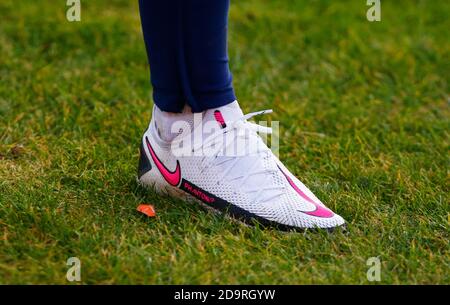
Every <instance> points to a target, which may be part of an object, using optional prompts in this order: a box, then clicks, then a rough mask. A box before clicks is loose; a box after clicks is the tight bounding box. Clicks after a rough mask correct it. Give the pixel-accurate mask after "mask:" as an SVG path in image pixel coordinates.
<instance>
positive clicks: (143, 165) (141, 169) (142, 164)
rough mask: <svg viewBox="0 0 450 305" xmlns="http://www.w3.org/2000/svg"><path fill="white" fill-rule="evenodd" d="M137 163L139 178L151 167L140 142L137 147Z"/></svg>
mask: <svg viewBox="0 0 450 305" xmlns="http://www.w3.org/2000/svg"><path fill="white" fill-rule="evenodd" d="M139 151H140V156H139V165H138V179H140V178H141V177H142V176H143V175H144V174H145V173H146V172H148V171H149V170H151V169H152V165H151V164H150V161H149V160H148V158H147V154H146V153H145V150H144V145H143V144H142V143H141V147H140V149H139Z"/></svg>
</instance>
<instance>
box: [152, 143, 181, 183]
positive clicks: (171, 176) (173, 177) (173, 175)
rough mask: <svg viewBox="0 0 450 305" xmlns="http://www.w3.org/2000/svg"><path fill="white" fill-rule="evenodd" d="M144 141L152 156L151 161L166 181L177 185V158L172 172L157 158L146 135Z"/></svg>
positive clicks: (179, 178) (178, 176) (178, 172)
mask: <svg viewBox="0 0 450 305" xmlns="http://www.w3.org/2000/svg"><path fill="white" fill-rule="evenodd" d="M145 141H146V143H147V147H148V150H149V152H150V155H151V156H152V159H153V162H154V163H155V165H156V167H157V168H158V169H159V171H160V172H161V175H162V176H163V177H164V179H165V180H166V181H167V183H169V184H170V185H172V186H177V185H178V184H179V183H180V180H181V169H180V162H179V161H178V160H177V167H176V168H175V170H174V171H173V172H171V171H169V170H168V169H167V167H166V166H165V165H164V164H163V163H162V162H161V161H160V160H159V158H158V156H157V155H156V154H155V151H154V150H153V148H152V146H151V145H150V142H149V141H148V138H147V137H145Z"/></svg>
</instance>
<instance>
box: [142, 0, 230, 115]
mask: <svg viewBox="0 0 450 305" xmlns="http://www.w3.org/2000/svg"><path fill="white" fill-rule="evenodd" d="M139 7H140V14H141V22H142V30H143V33H144V40H145V45H146V49H147V55H148V61H149V64H150V70H151V82H152V86H153V99H154V102H155V103H156V105H157V106H158V108H160V109H161V110H163V111H168V112H181V111H182V109H183V107H184V105H185V104H186V103H187V104H188V105H189V106H190V107H191V108H192V111H194V112H201V111H204V110H207V109H210V108H217V107H220V106H223V105H226V104H229V103H231V102H233V101H234V100H236V96H235V94H234V90H233V86H232V76H231V72H230V69H229V66H228V54H227V26H228V10H229V0H139Z"/></svg>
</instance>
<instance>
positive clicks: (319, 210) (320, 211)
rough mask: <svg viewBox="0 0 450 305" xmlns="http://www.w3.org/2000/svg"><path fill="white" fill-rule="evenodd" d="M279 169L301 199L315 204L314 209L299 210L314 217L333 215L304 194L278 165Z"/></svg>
mask: <svg viewBox="0 0 450 305" xmlns="http://www.w3.org/2000/svg"><path fill="white" fill-rule="evenodd" d="M278 168H279V169H280V171H281V172H282V173H283V175H284V176H285V177H286V179H287V181H288V182H289V184H290V185H291V186H292V188H293V189H294V190H295V191H296V192H297V193H298V194H299V195H300V196H302V198H303V199H305V200H306V201H308V202H309V203H312V204H314V205H315V206H316V209H315V210H314V211H310V212H303V211H300V212H302V213H305V214H307V215H311V216H316V217H322V218H331V217H333V216H334V213H333V212H332V211H331V210H329V209H327V208H325V207H324V206H322V205H321V204H318V203H317V202H315V201H314V200H312V199H311V198H309V197H308V195H306V194H305V193H304V192H303V191H302V190H301V189H300V188H299V187H298V186H297V185H296V184H295V183H294V181H292V179H291V178H290V177H289V176H288V175H286V174H285V173H284V172H283V171H282V170H281V168H280V167H278Z"/></svg>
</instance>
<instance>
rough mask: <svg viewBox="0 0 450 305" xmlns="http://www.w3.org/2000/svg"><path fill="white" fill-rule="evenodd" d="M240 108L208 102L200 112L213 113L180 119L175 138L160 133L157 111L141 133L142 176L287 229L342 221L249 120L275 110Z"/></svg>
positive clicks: (174, 191) (157, 185) (157, 184)
mask: <svg viewBox="0 0 450 305" xmlns="http://www.w3.org/2000/svg"><path fill="white" fill-rule="evenodd" d="M239 112H240V114H238V115H237V116H236V113H235V112H234V113H233V115H231V114H229V113H227V107H220V108H218V109H211V110H208V111H206V112H205V113H204V114H203V116H204V117H203V118H206V117H208V118H209V120H206V119H203V120H200V121H199V122H197V123H194V124H192V123H191V124H186V123H185V124H184V125H183V124H181V125H180V126H184V128H183V127H181V128H180V135H179V136H177V137H176V138H175V139H174V140H173V141H171V142H166V141H164V140H162V139H161V137H160V136H159V135H158V131H157V127H156V126H155V122H154V120H153V119H152V120H151V121H150V124H149V127H148V129H147V131H146V132H145V133H144V135H143V137H142V144H141V148H140V154H141V155H140V159H139V168H138V179H139V182H140V183H141V184H143V185H145V186H152V187H154V189H155V190H157V191H164V192H166V193H168V194H170V195H172V196H176V197H179V198H182V199H184V200H186V199H195V201H198V202H200V203H202V204H203V205H206V206H207V207H210V208H213V209H215V210H218V211H220V212H224V213H227V214H228V215H230V216H232V217H233V218H237V219H239V220H241V221H243V222H245V223H249V224H254V223H255V222H257V223H259V224H260V225H262V226H271V227H276V228H278V229H282V230H295V229H317V228H322V229H327V230H330V229H333V228H336V227H342V226H344V224H345V221H344V219H343V218H342V217H341V216H339V215H337V214H335V213H334V212H332V211H331V210H330V209H328V208H327V207H326V206H325V205H324V204H323V203H322V202H321V201H320V200H319V199H318V198H317V197H316V196H315V195H314V194H313V193H312V192H311V191H310V190H309V189H308V188H307V187H306V186H305V185H304V184H303V183H302V182H300V180H298V179H297V178H296V177H295V176H294V175H292V174H291V173H290V172H289V170H288V169H287V168H286V167H285V166H284V165H283V164H282V163H281V162H280V160H278V158H277V157H276V156H275V155H274V154H273V153H272V151H271V150H270V149H269V148H268V147H267V146H266V145H265V143H264V142H263V140H262V139H261V138H260V137H259V135H258V134H257V132H260V133H261V132H262V133H270V129H269V128H267V127H263V126H260V125H256V124H254V123H251V122H249V121H247V120H248V119H249V118H251V117H253V116H255V115H259V114H264V113H268V112H270V111H260V112H255V113H250V114H247V115H243V114H242V112H241V111H240V109H239ZM236 117H238V118H237V119H236ZM211 118H212V119H211ZM230 118H234V119H230ZM205 122H208V123H211V122H212V124H213V125H211V124H205ZM192 127H193V128H192ZM177 130H178V129H177Z"/></svg>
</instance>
